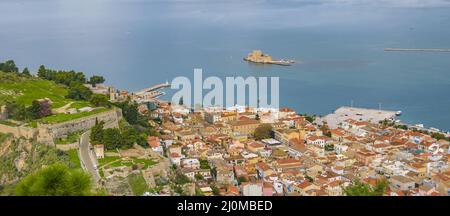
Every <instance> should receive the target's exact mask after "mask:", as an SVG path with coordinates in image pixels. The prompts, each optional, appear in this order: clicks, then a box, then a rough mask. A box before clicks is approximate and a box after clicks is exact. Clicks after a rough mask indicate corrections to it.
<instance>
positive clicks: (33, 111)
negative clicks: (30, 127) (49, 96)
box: [27, 100, 41, 119]
mask: <svg viewBox="0 0 450 216" xmlns="http://www.w3.org/2000/svg"><path fill="white" fill-rule="evenodd" d="M27 110H28V112H30V116H31V118H33V119H38V118H39V113H40V112H41V105H40V103H39V101H37V100H34V101H33V102H31V106H30V107H28V109H27Z"/></svg>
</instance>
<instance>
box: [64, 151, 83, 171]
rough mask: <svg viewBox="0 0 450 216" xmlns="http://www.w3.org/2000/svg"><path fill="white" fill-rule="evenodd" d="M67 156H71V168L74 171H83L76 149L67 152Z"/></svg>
mask: <svg viewBox="0 0 450 216" xmlns="http://www.w3.org/2000/svg"><path fill="white" fill-rule="evenodd" d="M66 154H67V155H68V156H69V163H70V167H71V168H74V169H81V162H80V158H79V157H78V151H77V150H76V149H71V150H69V151H66Z"/></svg>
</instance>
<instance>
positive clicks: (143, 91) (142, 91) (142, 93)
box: [134, 82, 170, 96]
mask: <svg viewBox="0 0 450 216" xmlns="http://www.w3.org/2000/svg"><path fill="white" fill-rule="evenodd" d="M167 87H170V83H169V82H165V83H161V84H158V85H154V86H151V87H149V88H145V89H142V90H139V91H137V92H135V93H134V94H135V95H138V96H142V95H146V94H148V93H149V92H154V91H156V90H158V89H162V88H167Z"/></svg>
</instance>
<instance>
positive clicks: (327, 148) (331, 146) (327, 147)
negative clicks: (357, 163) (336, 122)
mask: <svg viewBox="0 0 450 216" xmlns="http://www.w3.org/2000/svg"><path fill="white" fill-rule="evenodd" d="M325 151H334V145H333V144H326V145H325Z"/></svg>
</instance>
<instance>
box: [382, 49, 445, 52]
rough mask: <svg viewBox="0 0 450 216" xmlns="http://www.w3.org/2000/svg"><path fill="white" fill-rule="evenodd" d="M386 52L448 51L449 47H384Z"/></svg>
mask: <svg viewBox="0 0 450 216" xmlns="http://www.w3.org/2000/svg"><path fill="white" fill-rule="evenodd" d="M384 51H387V52H450V49H407V48H385V49H384Z"/></svg>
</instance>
